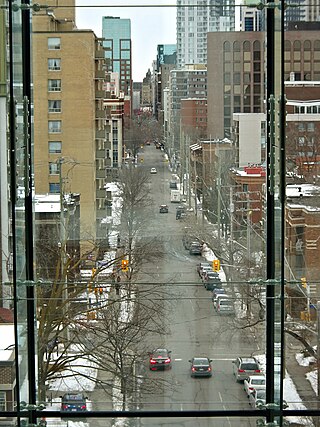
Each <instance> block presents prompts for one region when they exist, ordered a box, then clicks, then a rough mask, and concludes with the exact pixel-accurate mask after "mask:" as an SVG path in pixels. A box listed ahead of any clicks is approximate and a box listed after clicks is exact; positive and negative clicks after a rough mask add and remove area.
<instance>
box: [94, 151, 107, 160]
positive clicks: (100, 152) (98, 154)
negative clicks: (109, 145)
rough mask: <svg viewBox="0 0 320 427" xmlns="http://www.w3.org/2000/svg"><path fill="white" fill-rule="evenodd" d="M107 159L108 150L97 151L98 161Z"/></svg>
mask: <svg viewBox="0 0 320 427" xmlns="http://www.w3.org/2000/svg"><path fill="white" fill-rule="evenodd" d="M105 157H106V150H105V149H97V150H96V158H97V159H104V158H105Z"/></svg>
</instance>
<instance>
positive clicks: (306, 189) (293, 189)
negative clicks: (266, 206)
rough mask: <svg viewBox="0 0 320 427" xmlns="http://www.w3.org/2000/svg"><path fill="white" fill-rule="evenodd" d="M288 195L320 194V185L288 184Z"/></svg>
mask: <svg viewBox="0 0 320 427" xmlns="http://www.w3.org/2000/svg"><path fill="white" fill-rule="evenodd" d="M286 195H287V197H292V198H293V197H311V196H314V195H320V187H318V186H317V185H313V184H288V185H287V186H286Z"/></svg>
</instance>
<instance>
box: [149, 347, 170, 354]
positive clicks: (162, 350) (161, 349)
mask: <svg viewBox="0 0 320 427" xmlns="http://www.w3.org/2000/svg"><path fill="white" fill-rule="evenodd" d="M153 353H169V350H168V349H167V348H156V349H154V350H153Z"/></svg>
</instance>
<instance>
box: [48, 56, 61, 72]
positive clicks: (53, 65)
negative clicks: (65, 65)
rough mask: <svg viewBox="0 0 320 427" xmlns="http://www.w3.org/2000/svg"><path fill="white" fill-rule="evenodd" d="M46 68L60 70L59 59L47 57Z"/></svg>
mask: <svg viewBox="0 0 320 427" xmlns="http://www.w3.org/2000/svg"><path fill="white" fill-rule="evenodd" d="M48 70H49V71H60V70H61V59H60V58H49V59H48Z"/></svg>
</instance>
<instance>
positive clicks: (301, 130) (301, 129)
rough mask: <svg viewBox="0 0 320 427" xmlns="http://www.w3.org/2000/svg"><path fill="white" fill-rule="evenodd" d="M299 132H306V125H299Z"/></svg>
mask: <svg viewBox="0 0 320 427" xmlns="http://www.w3.org/2000/svg"><path fill="white" fill-rule="evenodd" d="M298 130H299V132H304V130H305V126H304V123H298Z"/></svg>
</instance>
